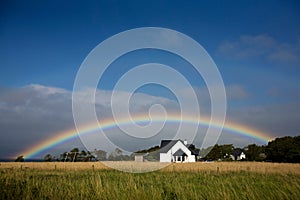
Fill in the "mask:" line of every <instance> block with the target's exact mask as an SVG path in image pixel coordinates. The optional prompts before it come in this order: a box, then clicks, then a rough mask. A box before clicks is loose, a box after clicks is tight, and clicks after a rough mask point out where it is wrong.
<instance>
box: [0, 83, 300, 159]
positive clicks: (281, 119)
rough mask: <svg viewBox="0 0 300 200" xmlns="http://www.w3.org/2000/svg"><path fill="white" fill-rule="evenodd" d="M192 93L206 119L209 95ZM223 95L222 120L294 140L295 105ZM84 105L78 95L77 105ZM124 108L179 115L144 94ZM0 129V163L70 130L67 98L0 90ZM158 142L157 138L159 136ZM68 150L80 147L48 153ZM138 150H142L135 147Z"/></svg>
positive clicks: (170, 104) (52, 92)
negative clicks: (248, 102) (224, 117)
mask: <svg viewBox="0 0 300 200" xmlns="http://www.w3.org/2000/svg"><path fill="white" fill-rule="evenodd" d="M195 91H196V93H197V95H198V99H199V101H200V110H201V115H209V113H210V101H209V93H208V92H207V90H205V89H202V88H196V89H195ZM226 91H227V97H228V98H227V100H228V111H227V119H228V120H231V121H234V122H237V123H240V124H243V125H246V126H250V127H253V128H256V129H258V130H261V131H265V132H268V133H270V134H272V135H273V137H281V136H284V135H299V134H300V124H299V121H300V114H299V113H300V112H299V111H300V110H299V108H300V103H291V102H287V103H282V104H272V105H252V106H250V105H243V106H238V107H237V106H235V104H233V103H232V102H236V101H244V100H245V99H247V98H249V93H248V92H247V91H246V90H245V88H244V87H242V86H239V85H231V86H227V87H226ZM181 92H182V94H185V95H186V96H187V97H188V96H189V93H190V90H189V89H186V90H182V91H181ZM111 94H112V93H111V91H97V93H96V104H95V108H96V111H97V114H98V116H99V118H101V117H103V118H106V117H110V116H111V108H110V106H111V105H110V100H109V99H110V97H111ZM124 95H130V94H129V93H126V92H118V93H117V102H118V104H119V105H121V106H122V104H124V103H126V102H122V100H123V98H124ZM84 100H85V98H84V93H83V94H82V101H84ZM130 104H131V106H132V109H131V110H130V111H131V112H132V114H135V113H140V112H143V113H148V111H149V108H150V107H151V106H152V105H155V104H160V105H163V106H164V107H165V109H166V110H167V111H170V112H178V111H179V110H178V109H179V107H178V103H177V102H176V101H173V100H170V99H167V98H163V97H154V96H150V95H147V94H139V93H138V94H134V95H133V96H132V98H131V100H130ZM0 127H1V132H0V133H1V134H0V147H1V151H0V158H4V157H11V156H16V154H17V153H21V152H23V151H24V150H26V149H28V148H30V147H32V145H34V144H38V143H40V142H42V141H44V140H46V139H48V138H51V137H53V136H56V135H57V134H58V133H59V132H61V131H63V130H68V129H71V128H74V122H73V116H72V93H71V91H68V90H64V89H61V88H54V87H46V86H41V85H28V86H25V87H21V88H15V89H11V88H0ZM173 129H174V127H172V128H170V129H168V130H166V129H164V133H165V134H166V135H163V136H167V135H168V134H169V135H172V134H171V132H172V131H174V130H173ZM110 131H113V130H110ZM170 131H171V132H170ZM201 131H205V129H201V130H199V132H201ZM117 133H118V132H117V131H115V132H114V134H112V137H115V138H117V139H118V138H121V137H119V136H118V134H117ZM159 136H160V137H162V135H161V134H160V135H159ZM201 138H203V134H202V133H200V136H199V137H196V140H198V139H199V140H201ZM222 138H223V139H222ZM158 140H159V139H157V138H156V139H153V138H152V139H151V140H149V142H150V143H149V145H150V146H151V145H152V144H156V143H157V142H158ZM220 142H226V143H234V144H235V145H237V146H243V145H245V144H247V143H249V140H247V138H235V137H231V138H230V137H227V135H225V136H224V135H223V136H221V138H220ZM250 142H251V141H250ZM120 143H122V141H121V142H120ZM196 143H199V142H196ZM126 144H127V146H128V145H129V146H130V148H131V149H132V145H131V144H129V143H128V142H126V141H123V143H122V145H123V146H124V145H125V146H126ZM137 144H138V143H137ZM142 144H143V145H144V146H147V141H146V140H145V141H143V143H142ZM72 145H80V141H79V140H78V139H77V140H75V141H73V142H69V143H66V144H64V145H61V146H59V147H57V149H56V150H53V152H54V153H58V152H62V151H68V150H70V148H72V147H74V146H72ZM199 145H201V144H199ZM138 147H139V148H142V147H141V146H138Z"/></svg>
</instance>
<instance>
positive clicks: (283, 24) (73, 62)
mask: <svg viewBox="0 0 300 200" xmlns="http://www.w3.org/2000/svg"><path fill="white" fill-rule="evenodd" d="M149 26H151V27H164V28H169V29H173V30H176V31H179V32H182V33H184V34H186V35H188V36H190V37H191V38H193V39H194V40H196V41H197V42H199V43H200V44H201V45H202V46H203V47H204V48H205V49H206V51H207V52H208V53H209V54H210V56H211V57H212V58H213V60H214V61H215V63H216V65H217V66H218V69H219V71H220V73H221V75H222V78H223V80H224V84H225V87H226V91H227V95H228V113H227V115H228V118H229V119H232V120H235V121H238V122H240V123H243V124H246V125H249V126H254V127H256V128H258V129H261V130H264V131H268V132H271V133H273V134H274V137H276V136H284V135H297V134H298V135H299V131H300V126H299V125H298V123H297V122H299V120H300V117H299V114H298V113H299V111H300V110H299V108H300V107H298V106H299V103H300V79H299V75H300V3H299V2H298V1H188V2H185V1H88V2H84V1H14V0H13V1H8V0H7V1H6V0H4V1H1V3H0V88H1V90H0V101H1V102H0V105H5V106H6V107H5V109H9V110H10V111H7V112H9V113H10V114H11V116H12V118H14V119H16V118H17V119H20V120H21V119H22V118H21V115H20V113H15V114H13V112H14V109H17V108H19V107H18V106H20V105H19V104H21V105H23V106H24V102H25V100H26V98H31V100H32V98H33V97H32V96H34V95H36V93H34V92H33V91H30V88H31V89H32V88H34V91H35V92H36V91H37V90H36V89H37V88H38V90H48V91H49V88H56V89H58V90H65V91H68V92H70V91H72V87H73V83H74V80H75V76H76V73H77V70H78V69H79V67H80V65H81V63H82V62H83V60H84V59H85V57H86V56H87V55H88V53H89V52H90V51H91V50H92V49H93V48H94V47H95V46H96V45H98V44H99V43H100V42H102V41H104V40H105V39H107V38H109V37H110V36H112V35H115V34H117V33H119V32H122V31H125V30H129V29H133V28H139V27H149ZM116 48H117V47H116ZM148 61H156V62H163V63H164V64H169V65H172V66H173V67H174V68H176V69H178V70H179V71H181V73H183V74H185V75H186V76H187V77H188V78H189V80H190V81H191V84H192V85H193V86H194V87H195V88H202V87H203V86H204V83H203V82H201V81H200V82H199V81H198V80H199V76H198V75H195V73H194V71H193V70H191V69H189V67H188V64H187V63H185V62H184V61H182V60H180V59H179V58H178V57H177V58H176V57H175V56H174V55H172V54H169V53H166V52H161V51H154V50H148V51H147V50H144V51H140V52H135V53H134V52H133V53H132V54H129V55H127V57H126V56H123V57H122V58H120V59H118V60H116V61H115V63H114V64H113V65H112V67H111V69H110V71H108V72H107V74H106V77H105V78H104V80H103V82H102V83H103V85H102V86H101V87H100V88H99V89H102V90H108V91H109V90H111V89H112V86H113V85H114V83H115V81H116V80H117V79H118V77H120V75H122V73H123V72H124V71H126V70H128V69H130V68H131V67H132V66H134V65H137V64H142V63H146V62H148ZM120 66H122V67H120ZM33 86H40V87H33ZM47 87H49V88H48V89H47ZM24 88H25V89H24ZM23 90H25V92H24V91H23ZM200 90H201V89H200ZM55 91H57V90H55ZM32 92H33V93H32ZM140 92H144V93H146V94H148V95H154V96H158V97H166V98H169V99H172V98H173V96H172V94H171V93H170V92H169V91H166V90H165V89H161V88H159V87H144V88H141V90H140ZM12 94H13V95H12ZM29 94H34V95H32V96H30V95H29ZM59 94H61V93H59ZM10 95H12V96H10ZM14 95H15V96H14ZM27 95H29V96H27ZM36 96H37V98H39V95H36ZM14 98H23V100H24V102H23V101H20V102H19V101H16V102H15V103H13V104H9V106H8V101H10V100H11V99H14ZM35 100H36V101H37V102H36V104H35V105H34V106H37V105H40V104H39V101H38V100H37V99H35ZM55 102H56V100H55ZM68 102H69V101H68ZM1 103H2V104H1ZM69 103H70V102H69ZM49 104H51V102H49V103H48V104H47V105H49ZM68 105H69V104H68ZM59 106H61V104H59V103H57V104H56V103H55V109H57V107H59ZM3 109H4V108H3ZM24 112H25V111H24ZM28 112H29V111H28ZM2 113H4V111H3V112H2ZM23 114H24V115H25V116H27V117H28V118H31V117H33V114H30V112H29V113H28V114H27V113H23ZM0 115H1V114H0ZM35 117H37V116H35ZM46 117H48V118H50V119H53V117H52V118H51V115H47V116H46ZM33 118H34V117H33ZM7 120H8V121H9V119H7ZM16 121H19V120H16ZM16 121H14V122H7V121H5V120H3V118H2V117H1V119H0V123H1V124H2V125H1V126H2V128H3V130H7V131H3V132H2V133H1V136H0V137H1V138H2V141H5V142H6V143H7V142H10V141H11V140H12V139H11V138H9V137H8V136H7V134H10V133H11V131H10V130H11V129H12V126H14V127H18V126H20V127H21V128H22V129H23V130H24V129H25V130H28V131H25V132H27V134H28V135H34V134H33V133H32V131H31V129H32V128H29V127H32V126H34V125H35V123H34V120H33V121H30V122H28V126H29V127H28V129H26V127H27V126H26V125H23V124H18V123H19V122H16ZM66 121H67V122H66V123H65V124H61V126H60V125H59V126H58V128H57V129H55V130H51V131H50V130H49V133H48V132H47V131H45V133H44V136H43V137H46V136H47V134H50V132H55V131H59V129H63V128H67V127H68V126H71V124H72V123H71V121H72V120H71V119H69V118H68V119H66ZM52 123H53V124H55V123H57V122H55V121H53V122H52ZM50 125H52V124H50ZM50 125H49V124H45V125H41V129H42V128H43V127H44V129H47V127H48V126H50ZM12 132H13V133H14V134H16V136H17V135H18V134H17V133H16V132H18V131H17V129H16V130H14V131H12ZM41 132H43V131H41ZM43 137H42V136H40V140H42V139H43ZM29 138H30V137H29ZM24 143H25V144H24V146H23V147H20V149H19V150H21V149H22V148H26V145H27V146H28V145H29V143H30V140H29V139H28V141H27V143H26V142H24ZM243 144H244V143H243ZM0 146H1V145H0ZM0 156H1V155H0Z"/></svg>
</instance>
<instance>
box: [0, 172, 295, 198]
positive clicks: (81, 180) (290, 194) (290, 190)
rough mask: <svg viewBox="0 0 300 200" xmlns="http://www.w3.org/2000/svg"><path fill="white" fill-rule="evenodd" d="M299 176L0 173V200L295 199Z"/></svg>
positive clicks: (237, 173)
mask: <svg viewBox="0 0 300 200" xmlns="http://www.w3.org/2000/svg"><path fill="white" fill-rule="evenodd" d="M299 196H300V175H299V174H267V175H265V174H261V173H255V172H247V171H240V172H223V173H217V172H212V171H199V172H188V171H185V172H184V171H183V172H175V171H174V172H152V173H144V174H132V173H125V172H119V171H115V170H105V169H102V170H91V169H90V170H78V171H76V170H64V169H58V170H54V169H53V170H41V169H22V170H21V169H11V168H6V169H5V168H2V169H0V199H142V200H146V199H299Z"/></svg>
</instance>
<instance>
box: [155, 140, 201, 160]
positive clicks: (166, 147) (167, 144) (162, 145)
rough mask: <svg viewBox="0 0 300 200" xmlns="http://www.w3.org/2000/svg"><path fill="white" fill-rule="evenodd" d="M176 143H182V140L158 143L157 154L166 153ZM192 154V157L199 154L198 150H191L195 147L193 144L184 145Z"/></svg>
mask: <svg viewBox="0 0 300 200" xmlns="http://www.w3.org/2000/svg"><path fill="white" fill-rule="evenodd" d="M178 141H180V142H182V144H184V143H183V141H182V140H162V141H161V143H160V149H159V153H167V152H168V151H169V150H170V149H171V148H172V147H173V146H174V145H175V144H176V143H177V142H178ZM185 146H186V147H187V148H188V149H189V150H190V151H191V153H192V155H196V156H198V155H199V153H200V150H199V149H193V148H192V147H195V146H194V145H193V144H188V145H185Z"/></svg>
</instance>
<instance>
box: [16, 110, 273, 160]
mask: <svg viewBox="0 0 300 200" xmlns="http://www.w3.org/2000/svg"><path fill="white" fill-rule="evenodd" d="M132 120H133V121H134V122H136V123H142V122H149V121H150V119H149V116H145V115H141V116H135V117H133V118H132ZM164 120H165V119H163V118H160V117H155V118H152V122H160V121H164ZM166 122H175V123H180V122H182V123H193V124H200V125H204V126H208V125H209V124H210V119H209V118H203V117H201V119H193V118H189V117H182V116H180V115H171V116H170V115H168V118H167V120H166ZM130 123H132V121H130V120H128V119H127V118H126V119H123V120H121V121H120V124H121V125H126V124H130ZM99 124H100V127H99ZM99 124H98V123H96V124H89V125H87V126H85V127H83V128H80V132H79V133H78V132H77V130H76V129H74V128H73V129H69V130H66V131H62V132H58V133H57V134H56V136H54V137H51V138H49V139H47V140H45V141H43V142H41V143H38V144H36V145H34V146H33V147H31V148H29V149H27V150H26V151H24V152H22V153H21V154H22V155H24V158H25V159H29V158H35V157H36V156H38V155H40V154H41V153H42V152H44V151H46V150H48V149H50V148H53V147H55V146H57V145H60V144H63V143H65V142H68V141H70V140H72V139H74V138H76V137H78V134H80V135H86V134H92V133H93V132H95V131H97V130H99V129H100V128H101V129H102V130H106V129H110V128H113V127H116V126H117V124H116V123H115V121H114V120H113V119H109V120H106V121H101V122H100V123H99ZM211 126H212V127H217V128H221V127H222V124H221V123H214V124H211ZM223 130H225V131H228V132H231V133H233V134H237V135H240V136H246V137H249V138H253V139H255V140H257V141H259V142H261V143H267V142H268V141H269V140H271V139H272V136H270V134H268V133H265V132H262V131H259V130H256V129H254V128H250V127H247V126H244V125H241V124H237V123H234V122H228V121H226V122H225V124H224V126H223ZM19 155H20V154H19Z"/></svg>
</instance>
